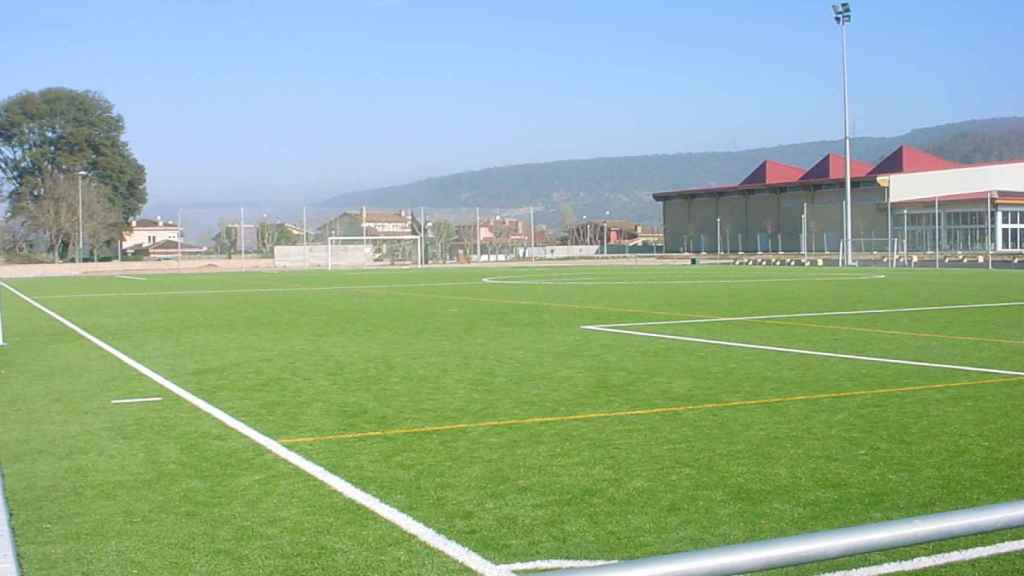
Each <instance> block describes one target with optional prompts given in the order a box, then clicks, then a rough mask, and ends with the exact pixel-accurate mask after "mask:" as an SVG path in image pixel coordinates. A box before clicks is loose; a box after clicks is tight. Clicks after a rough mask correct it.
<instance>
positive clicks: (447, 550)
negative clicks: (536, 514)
mask: <svg viewBox="0 0 1024 576" xmlns="http://www.w3.org/2000/svg"><path fill="white" fill-rule="evenodd" d="M0 286H2V287H4V288H6V289H7V290H9V291H10V292H11V293H12V294H14V295H15V296H17V297H19V298H21V299H22V300H24V301H25V302H27V303H28V304H30V305H31V306H33V307H35V308H36V309H38V310H40V311H41V312H43V313H44V314H46V315H47V316H49V317H51V318H53V319H54V320H56V321H57V322H59V323H61V324H63V325H64V326H66V327H67V328H69V329H70V330H71V331H73V332H75V333H76V334H78V335H79V336H81V337H82V338H85V339H86V340H88V341H89V342H91V343H93V344H95V345H96V346H97V347H98V348H100V349H101V350H103V351H105V352H107V353H108V354H110V355H111V356H113V357H115V358H117V359H118V360H120V361H121V362H123V363H124V364H127V365H128V366H130V367H131V368H132V369H134V370H135V371H136V372H139V373H140V374H142V375H143V376H145V377H147V378H149V379H150V380H152V381H153V382H156V383H157V384H159V385H160V386H162V387H163V388H165V389H166V390H168V391H170V392H171V393H172V394H174V395H175V396H178V397H179V398H181V399H182V400H185V401H186V402H188V403H189V404H192V405H193V406H195V407H196V408H198V409H199V410H201V411H203V412H205V413H206V414H208V415H210V416H212V417H213V418H215V419H216V420H218V421H220V422H221V423H222V424H224V425H225V426H227V427H228V428H231V429H232V430H234V431H236V432H238V433H239V434H241V435H243V436H245V437H246V438H248V439H249V440H252V441H253V442H255V443H256V444H259V445H260V446H262V447H263V448H265V449H266V450H267V451H269V452H270V453H271V454H273V455H274V456H277V457H278V458H281V459H282V460H284V461H285V462H288V463H289V464H291V465H292V466H295V467H296V468H298V469H299V470H301V471H303V472H305V473H306V474H308V475H310V476H312V477H313V478H316V479H317V480H319V481H321V482H323V483H324V484H326V485H327V486H329V487H330V488H332V489H333V490H334V491H336V492H338V493H339V494H341V495H343V496H345V497H346V498H348V499H350V500H353V501H355V502H357V503H358V504H360V505H361V506H363V507H364V508H366V509H367V510H369V511H371V512H373V513H374V514H376V515H378V516H380V517H381V518H383V519H385V520H387V521H388V522H390V523H392V524H394V525H395V526H397V527H399V528H401V529H402V530H404V531H405V532H406V533H407V534H410V535H412V536H415V537H416V538H418V539H419V540H420V541H421V542H424V543H425V544H427V545H428V546H430V547H431V548H433V549H435V550H437V551H439V552H441V553H443V554H445V555H446V556H448V557H449V558H451V559H453V560H455V561H456V562H459V563H460V564H462V565H463V566H466V567H467V568H470V569H471V570H473V571H475V572H476V573H478V574H482V575H484V576H514V575H513V573H512V572H511V571H510V570H508V569H506V568H502V567H500V566H498V565H497V564H494V563H493V562H491V561H489V560H487V559H485V558H484V557H483V556H481V555H479V554H477V553H476V552H473V551H472V550H470V549H469V548H466V547H465V546H463V545H461V544H459V543H457V542H455V541H453V540H451V539H449V538H448V537H446V536H444V535H442V534H440V533H438V532H436V531H435V530H434V529H432V528H430V527H429V526H427V525H426V524H423V523H422V522H420V521H418V520H416V519H415V518H413V517H411V516H409V515H408V514H406V513H405V512H402V511H401V510H398V509H397V508H394V507H393V506H390V505H388V504H386V503H384V502H383V501H382V500H380V499H379V498H377V497H376V496H373V495H372V494H370V493H368V492H365V491H363V490H362V489H360V488H358V487H356V486H355V485H354V484H352V483H350V482H349V481H347V480H345V479H344V478H342V477H340V476H338V475H337V474H334V473H332V472H330V471H328V470H327V469H326V468H324V467H322V466H320V465H319V464H316V463H314V462H313V461H312V460H309V459H307V458H305V457H303V456H301V455H299V454H298V453H296V452H293V451H292V450H289V449H288V448H286V447H285V446H284V445H282V444H281V443H280V442H277V441H276V440H274V439H273V438H270V437H269V436H266V435H264V434H263V433H261V432H259V431H257V430H256V429H255V428H253V427H251V426H249V425H248V424H246V423H245V422H242V421H241V420H239V419H237V418H235V417H234V416H231V415H230V414H228V413H227V412H225V411H223V410H221V409H220V408H218V407H216V406H214V405H213V404H211V403H209V402H207V401H206V400H203V399H202V398H200V397H199V396H196V395H195V394H193V393H191V392H189V391H188V390H186V389H185V388H182V387H181V386H178V385H177V384H175V383H174V382H171V381H170V380H168V379H167V378H165V377H163V376H161V375H160V374H158V373H157V372H155V371H153V370H152V369H150V368H148V367H146V366H145V365H143V364H141V363H140V362H138V361H136V360H135V359H133V358H131V357H130V356H128V355H127V354H125V353H123V352H121V351H120V350H118V349H116V348H114V347H113V346H111V345H110V344H107V343H106V342H104V341H103V340H100V339H99V338H97V337H96V336H93V335H92V334H90V333H89V332H86V331H85V330H84V329H82V328H80V327H79V326H78V325H77V324H75V323H73V322H71V321H70V320H68V319H67V318H64V317H63V316H61V315H60V314H57V313H56V312H54V311H53V310H50V309H49V308H47V307H45V306H43V305H42V304H40V303H39V302H36V301H35V300H33V299H32V298H30V297H29V296H27V295H25V294H23V293H22V292H20V291H18V290H17V289H15V288H14V287H12V286H10V285H9V284H7V283H6V282H3V281H0Z"/></svg>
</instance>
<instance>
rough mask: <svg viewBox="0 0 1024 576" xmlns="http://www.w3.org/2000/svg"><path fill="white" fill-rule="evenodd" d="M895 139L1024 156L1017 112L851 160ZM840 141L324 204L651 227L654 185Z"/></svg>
mask: <svg viewBox="0 0 1024 576" xmlns="http://www.w3.org/2000/svg"><path fill="white" fill-rule="evenodd" d="M901 144H909V145H912V146H916V147H918V148H922V149H924V150H926V151H929V152H932V153H934V154H938V155H939V156H942V157H944V158H947V159H949V160H954V161H958V162H967V163H969V162H986V161H999V160H1015V159H1021V158H1024V117H1011V118H991V119H984V120H970V121H966V122H957V123H953V124H945V125H940V126H932V127H927V128H919V129H916V130H912V131H910V132H908V133H906V134H902V135H899V136H892V137H865V138H856V139H855V140H854V142H853V157H854V158H857V159H859V160H863V161H866V162H870V163H872V164H874V163H876V162H877V161H878V160H880V159H881V158H883V157H884V156H885V155H886V154H888V153H889V152H891V151H892V150H893V149H895V148H896V147H898V146H899V145H901ZM842 148H843V146H842V141H840V140H836V141H819V142H805V143H800V144H787V145H782V146H774V147H769V148H757V149H751V150H740V151H735V152H697V153H680V154H657V155H647V156H626V157H610V158H591V159H581V160H561V161H556V162H543V163H536V164H520V165H514V166H500V167H495V168H487V169H484V170H476V171H471V172H460V173H456V174H449V175H445V176H439V177H435V178H427V179H424V180H419V181H416V182H411V183H408V184H402V185H398V186H388V187H384V188H376V189H372V190H365V191H361V192H354V193H349V194H342V195H339V196H335V197H333V198H330V199H328V200H326V201H324V202H323V203H322V204H323V208H330V209H337V210H342V209H354V208H358V207H360V206H364V205H365V206H369V207H373V208H395V209H397V208H412V207H419V206H427V207H431V208H436V209H456V208H462V209H471V208H473V207H480V208H481V210H482V211H484V212H486V213H493V212H494V211H495V210H502V211H508V210H510V209H515V208H519V207H524V206H528V205H533V206H535V207H536V210H537V219H538V221H539V222H546V223H548V224H557V223H558V222H559V221H560V220H561V214H562V212H563V211H566V210H569V209H571V211H572V213H573V214H574V215H575V217H576V218H581V217H582V216H584V215H589V216H590V217H592V218H593V217H601V216H602V215H603V214H604V213H605V211H606V210H607V211H609V212H610V213H611V215H612V217H614V218H630V219H633V220H635V221H637V222H642V223H648V224H653V223H656V222H658V221H659V218H660V211H659V207H658V206H657V204H656V203H655V202H654V201H653V200H652V199H651V194H652V193H653V192H659V191H663V190H673V189H681V188H694V187H700V186H712V185H726V184H734V183H736V182H739V181H740V180H742V179H743V177H745V176H746V175H747V174H748V173H749V172H750V171H751V170H753V169H754V167H756V166H757V164H758V163H760V162H761V161H762V160H765V159H772V160H777V161H780V162H785V163H787V164H794V165H797V166H802V167H805V168H806V167H810V166H811V165H812V164H814V163H815V162H816V161H817V160H818V159H820V158H821V157H822V156H823V155H825V154H826V153H828V152H838V153H842Z"/></svg>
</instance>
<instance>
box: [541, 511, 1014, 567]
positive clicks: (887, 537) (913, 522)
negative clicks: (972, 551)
mask: <svg viewBox="0 0 1024 576" xmlns="http://www.w3.org/2000/svg"><path fill="white" fill-rule="evenodd" d="M1021 526H1024V500H1018V501H1016V502H1007V503H1004V504H994V505H991V506H981V507H978V508H968V509H965V510H956V511H953V512H942V513H939V514H929V515H927V516H916V517H913V518H903V519H900V520H892V521H889V522H879V523H877V524H864V525H861V526H853V527H850V528H839V529H837V530H825V531H823V532H812V533H809V534H800V535H798V536H789V537H786V538H776V539H773V540H761V541H759V542H750V543H747V544H736V545H732V546H722V547H719V548H710V549H707V550H697V551H694V552H682V553H679V554H669V555H667V556H654V557H651V558H644V559H641V560H629V561H625V562H618V563H615V564H607V565H605V566H597V567H593V568H578V569H574V570H560V571H557V572H551V573H550V574H553V575H554V574H557V575H559V576H570V575H577V576H733V575H735V574H746V573H750V572H758V571H761V570H771V569H773V568H784V567H787V566H798V565H801V564H809V563H812V562H821V561H824V560H834V559H836V558H845V557H847V556H854V555H857V554H866V553H869V552H879V551H882V550H891V549H893V548H902V547H905V546H914V545H917V544H925V543H928V542H937V541H940V540H949V539H951V538H959V537H962V536H971V535H975V534H984V533H988V532H996V531H999V530H1009V529H1011V528H1019V527H1021Z"/></svg>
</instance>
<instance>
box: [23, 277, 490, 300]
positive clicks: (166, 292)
mask: <svg viewBox="0 0 1024 576" xmlns="http://www.w3.org/2000/svg"><path fill="white" fill-rule="evenodd" d="M479 285H480V283H479V282H476V281H473V282H420V283H409V284H345V285H342V286H292V287H282V288H223V289H216V288H215V289H209V290H163V291H153V292H94V293H81V294H55V295H53V296H39V297H38V299H39V300H64V299H71V298H107V297H117V296H191V295H208V294H262V293H275V292H329V291H333V290H359V289H371V288H432V287H442V286H479Z"/></svg>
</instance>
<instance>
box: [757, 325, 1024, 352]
mask: <svg viewBox="0 0 1024 576" xmlns="http://www.w3.org/2000/svg"><path fill="white" fill-rule="evenodd" d="M755 322H763V323H765V324H778V325H780V326H802V327H805V328H821V329H824V330H846V331H850V332H870V333H872V334H884V335H888V336H915V337H919V338H943V339H946V340H965V341H967V342H992V343H995V344H1014V345H1017V346H1024V340H1006V339H1003V338H985V337H984V336H955V335H952V334H934V333H932V332H907V331H903V330H886V329H884V328H862V327H859V326H840V325H835V324H833V325H830V324H815V323H813V322H789V321H785V320H755Z"/></svg>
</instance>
